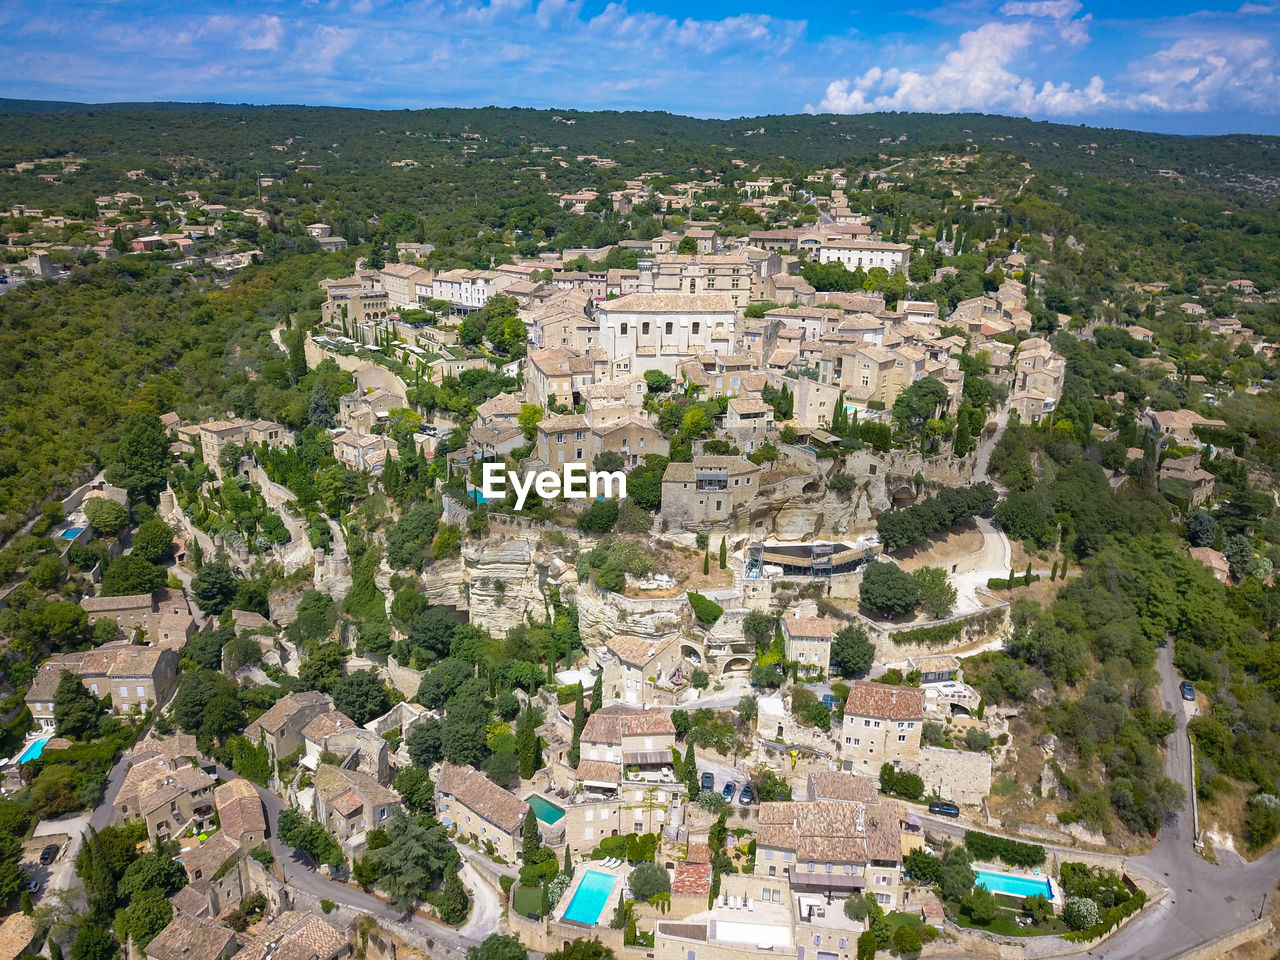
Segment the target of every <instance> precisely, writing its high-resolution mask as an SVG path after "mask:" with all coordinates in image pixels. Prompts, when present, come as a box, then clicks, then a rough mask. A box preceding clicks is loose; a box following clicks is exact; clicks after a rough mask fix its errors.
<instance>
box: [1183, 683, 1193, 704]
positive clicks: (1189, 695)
mask: <svg viewBox="0 0 1280 960" xmlns="http://www.w3.org/2000/svg"><path fill="white" fill-rule="evenodd" d="M1181 689H1182V699H1183V700H1190V701H1191V702H1192V703H1195V702H1196V688H1195V687H1193V686H1192V685H1191V681H1190V680H1183V681H1182V687H1181Z"/></svg>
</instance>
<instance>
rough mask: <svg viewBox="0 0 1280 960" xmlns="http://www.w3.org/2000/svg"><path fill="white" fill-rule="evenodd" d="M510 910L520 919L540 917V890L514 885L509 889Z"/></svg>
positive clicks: (539, 888)
mask: <svg viewBox="0 0 1280 960" xmlns="http://www.w3.org/2000/svg"><path fill="white" fill-rule="evenodd" d="M511 909H512V910H514V911H515V912H516V913H518V914H520V916H522V917H527V916H528V915H529V914H531V913H532V914H534V915H535V916H542V888H541V887H522V886H520V885H519V884H516V886H514V887H512V888H511Z"/></svg>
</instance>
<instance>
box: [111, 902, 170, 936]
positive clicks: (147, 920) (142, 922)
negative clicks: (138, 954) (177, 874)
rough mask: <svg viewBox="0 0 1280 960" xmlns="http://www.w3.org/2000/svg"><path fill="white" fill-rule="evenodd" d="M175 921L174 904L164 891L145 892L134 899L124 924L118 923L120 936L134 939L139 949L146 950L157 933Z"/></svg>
mask: <svg viewBox="0 0 1280 960" xmlns="http://www.w3.org/2000/svg"><path fill="white" fill-rule="evenodd" d="M172 919H173V904H171V903H170V902H169V899H168V897H167V895H166V894H165V892H164V891H163V890H158V889H150V890H144V891H142V893H140V894H139V895H138V896H135V897H134V898H133V902H132V903H130V904H129V908H128V909H127V910H126V911H125V912H124V917H123V922H122V923H117V926H118V927H119V928H120V935H121V936H123V937H126V938H128V937H132V938H133V942H134V944H135V945H136V946H137V947H138V948H139V949H146V946H147V944H149V943H150V942H151V941H152V940H153V939H155V936H156V934H157V933H159V932H160V931H161V930H163V929H164V928H165V927H167V926H168V925H169V921H171V920H172Z"/></svg>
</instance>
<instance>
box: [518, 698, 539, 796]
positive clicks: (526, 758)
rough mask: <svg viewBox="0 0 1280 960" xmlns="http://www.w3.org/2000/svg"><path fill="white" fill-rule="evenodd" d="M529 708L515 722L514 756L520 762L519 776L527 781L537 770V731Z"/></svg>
mask: <svg viewBox="0 0 1280 960" xmlns="http://www.w3.org/2000/svg"><path fill="white" fill-rule="evenodd" d="M530 710H531V708H530V707H525V709H524V713H522V714H521V715H520V719H519V720H518V721H516V756H517V757H518V758H519V762H520V776H521V777H523V778H524V779H526V780H527V779H529V778H530V777H532V776H533V775H534V774H535V773H536V772H537V770H538V731H537V725H536V724H535V723H534V720H533V717H532V716H531V715H530Z"/></svg>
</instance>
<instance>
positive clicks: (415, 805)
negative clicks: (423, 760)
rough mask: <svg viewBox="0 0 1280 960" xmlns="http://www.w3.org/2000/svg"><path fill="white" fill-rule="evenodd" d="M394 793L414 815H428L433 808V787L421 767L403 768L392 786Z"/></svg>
mask: <svg viewBox="0 0 1280 960" xmlns="http://www.w3.org/2000/svg"><path fill="white" fill-rule="evenodd" d="M392 786H394V787H395V788H396V793H398V794H400V796H402V797H404V802H405V803H406V804H408V805H409V808H410V809H411V810H413V811H414V812H415V813H430V812H431V811H432V810H433V809H434V807H435V785H434V784H432V782H431V778H430V777H429V776H428V775H427V771H426V770H424V769H422V768H421V767H405V768H404V769H403V770H401V771H400V772H399V773H397V774H396V779H395V782H394V783H393V784H392Z"/></svg>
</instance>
